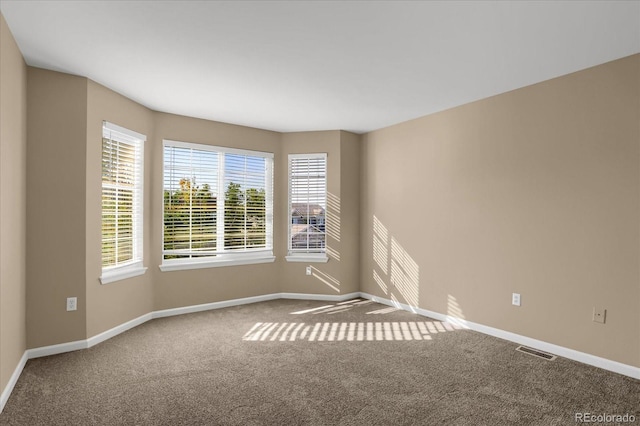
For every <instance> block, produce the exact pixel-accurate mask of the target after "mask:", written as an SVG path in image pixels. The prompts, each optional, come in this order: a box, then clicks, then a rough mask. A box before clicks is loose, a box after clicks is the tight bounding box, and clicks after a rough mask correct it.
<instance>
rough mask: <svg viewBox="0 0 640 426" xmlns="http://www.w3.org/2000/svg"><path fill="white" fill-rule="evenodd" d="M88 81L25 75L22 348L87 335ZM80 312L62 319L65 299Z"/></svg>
mask: <svg viewBox="0 0 640 426" xmlns="http://www.w3.org/2000/svg"><path fill="white" fill-rule="evenodd" d="M86 124H87V79H86V78H81V77H75V76H71V75H68V74H62V73H57V72H53V71H46V70H42V69H38V68H31V67H29V68H28V80H27V125H28V130H27V188H28V191H27V346H28V347H29V348H34V347H40V346H47V345H52V344H57V343H63V342H71V341H74V340H81V339H85V338H86V337H87V332H86V321H85V318H86V306H87V304H86V279H85V276H86V272H85V271H86V257H87V256H86V251H85V234H86V231H85V230H86V226H85V224H86V221H85V208H86V204H85V202H86V197H85V194H86V176H87V163H86V158H87V149H86V139H87V126H86ZM73 296H75V297H77V298H78V310H77V311H72V312H67V311H66V298H67V297H73Z"/></svg>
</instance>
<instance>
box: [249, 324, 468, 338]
mask: <svg viewBox="0 0 640 426" xmlns="http://www.w3.org/2000/svg"><path fill="white" fill-rule="evenodd" d="M459 329H461V327H458V326H455V325H452V324H449V323H446V322H445V323H442V322H440V321H384V322H317V323H315V324H306V323H303V322H300V323H298V322H291V323H287V322H282V323H280V322H265V323H262V322H259V323H256V324H254V326H253V327H251V329H250V330H249V331H248V332H247V333H246V334H245V335H244V336H243V337H242V340H245V341H251V342H258V341H260V342H265V341H269V342H275V341H278V342H295V341H303V340H304V341H309V342H324V341H327V342H340V341H347V342H363V341H424V340H431V339H432V335H434V334H438V333H446V332H450V331H455V330H459Z"/></svg>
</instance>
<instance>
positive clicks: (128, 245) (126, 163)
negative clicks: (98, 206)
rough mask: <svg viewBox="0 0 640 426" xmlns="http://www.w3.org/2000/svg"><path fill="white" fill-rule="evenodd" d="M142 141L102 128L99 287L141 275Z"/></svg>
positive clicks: (120, 129) (125, 132) (122, 131)
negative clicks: (100, 265)
mask: <svg viewBox="0 0 640 426" xmlns="http://www.w3.org/2000/svg"><path fill="white" fill-rule="evenodd" d="M145 139H146V137H145V136H144V135H141V134H139V133H136V132H134V131H131V130H128V129H125V128H123V127H120V126H117V125H115V124H112V123H108V122H106V121H105V122H103V126H102V276H101V278H100V279H101V281H102V283H103V284H106V283H107V282H110V281H114V280H116V279H121V278H126V277H130V276H135V275H139V274H141V273H144V268H143V267H142V245H143V241H142V238H143V223H142V206H143V167H144V162H143V148H144V146H143V144H144V141H145Z"/></svg>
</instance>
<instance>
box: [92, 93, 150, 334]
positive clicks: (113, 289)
mask: <svg viewBox="0 0 640 426" xmlns="http://www.w3.org/2000/svg"><path fill="white" fill-rule="evenodd" d="M87 90H88V92H87V135H86V144H87V158H86V164H87V174H86V181H87V186H86V231H85V232H86V241H85V244H86V256H87V257H86V291H87V296H86V304H87V311H86V312H87V337H91V336H95V335H96V334H99V333H101V332H103V331H106V330H109V329H111V328H113V327H115V326H117V325H120V324H123V323H125V322H127V321H129V320H132V319H134V318H137V317H139V316H141V315H144V314H146V313H149V312H151V311H152V310H153V287H152V278H151V277H152V276H153V273H152V271H150V270H147V272H146V274H144V275H141V276H137V277H134V278H129V279H125V280H120V281H116V282H113V283H109V284H105V285H102V284H100V281H99V277H100V275H101V273H102V260H101V259H102V255H101V244H100V241H101V223H102V215H101V212H102V198H101V191H102V174H101V170H102V166H101V161H102V122H103V121H109V122H111V123H114V124H117V125H118V126H122V127H125V128H127V129H130V130H133V131H135V132H138V133H142V134H143V135H146V136H147V142H145V146H144V182H145V183H146V184H147V186H146V188H149V187H150V185H149V183H150V182H151V176H152V170H153V168H154V164H153V161H152V160H153V112H152V111H151V110H149V109H147V108H145V107H143V106H141V105H140V104H137V103H135V102H133V101H131V100H129V99H127V98H125V97H124V96H122V95H119V94H117V93H115V92H113V91H112V90H109V89H107V88H105V87H104V86H101V85H99V84H97V83H95V82H93V81H91V80H89V81H88V89H87ZM150 200H151V196H150V191H149V190H147V191H146V194H145V196H144V205H143V212H144V219H143V222H144V248H143V254H144V265H145V266H148V267H151V266H152V265H153V262H152V261H151V252H152V250H151V248H152V246H151V238H150V237H151V219H152V207H153V206H152V205H151V202H150Z"/></svg>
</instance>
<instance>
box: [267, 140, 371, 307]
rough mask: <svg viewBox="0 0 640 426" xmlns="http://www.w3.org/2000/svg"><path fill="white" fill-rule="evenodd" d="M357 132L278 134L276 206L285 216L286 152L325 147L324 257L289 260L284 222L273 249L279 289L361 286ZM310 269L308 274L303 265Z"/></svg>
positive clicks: (334, 291) (340, 290)
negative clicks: (278, 268)
mask: <svg viewBox="0 0 640 426" xmlns="http://www.w3.org/2000/svg"><path fill="white" fill-rule="evenodd" d="M359 148H360V146H359V136H358V135H354V134H352V133H349V132H343V131H338V130H334V131H323V132H296V133H285V134H283V135H282V150H283V151H282V155H281V156H280V159H279V161H278V168H279V169H280V170H281V171H282V173H281V174H280V178H279V180H278V181H277V185H278V186H277V188H279V189H280V192H281V193H282V194H283V202H282V203H281V204H280V205H277V206H276V208H277V209H278V211H279V212H280V217H282V218H283V219H284V223H285V225H286V221H287V218H288V211H287V209H288V191H289V189H288V176H287V173H286V171H287V169H288V155H289V154H303V153H327V225H326V226H327V228H326V229H327V241H326V244H327V254H328V257H329V261H328V262H327V263H302V262H287V261H285V260H284V257H285V256H286V255H287V248H288V240H287V238H288V235H287V234H288V227H287V226H283V227H282V229H281V232H280V235H279V237H280V240H281V241H282V244H281V245H280V249H279V251H278V253H277V255H278V259H279V261H280V264H281V267H282V272H283V274H282V281H281V286H280V291H282V292H290V293H311V294H330V295H339V294H348V293H352V292H354V291H359V280H358V275H359V270H358V269H359V268H358V261H357V259H356V258H357V256H358V251H357V247H358V245H359V241H358V235H359V229H358V220H357V214H358V210H359V206H358V201H359V196H358V188H357V185H358V180H359V164H360V163H359ZM307 266H311V267H312V275H311V276H308V275H306V271H305V269H306V267H307Z"/></svg>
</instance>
